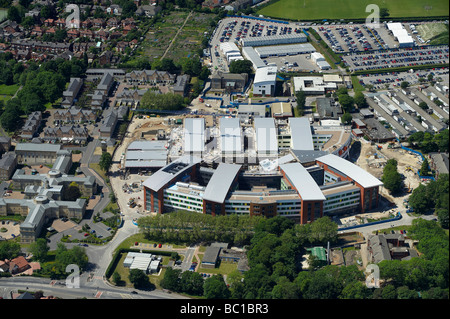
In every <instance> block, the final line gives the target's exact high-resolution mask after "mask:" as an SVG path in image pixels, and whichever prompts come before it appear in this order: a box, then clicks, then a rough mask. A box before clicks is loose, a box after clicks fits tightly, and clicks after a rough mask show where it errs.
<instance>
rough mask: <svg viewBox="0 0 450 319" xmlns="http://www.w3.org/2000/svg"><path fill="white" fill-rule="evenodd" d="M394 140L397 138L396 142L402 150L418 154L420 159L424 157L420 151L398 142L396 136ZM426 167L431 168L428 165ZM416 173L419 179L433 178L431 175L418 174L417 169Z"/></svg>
mask: <svg viewBox="0 0 450 319" xmlns="http://www.w3.org/2000/svg"><path fill="white" fill-rule="evenodd" d="M396 140H397V142H398V143H399V144H400V147H401V149H402V150H405V151H408V152H411V153H414V154H416V155H419V156H420V157H421V158H422V161H424V160H425V157H424V156H423V154H422V153H421V152H419V151H416V150H413V149H410V148H408V147H406V146H403V145H402V144H401V143H400V140H399V139H398V138H396ZM428 169H429V170H431V168H430V166H429V165H428ZM417 175H419V178H420V179H430V180H432V181H434V180H435V178H434V177H433V176H422V175H420V174H419V170H418V171H417Z"/></svg>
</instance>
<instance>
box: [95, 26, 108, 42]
mask: <svg viewBox="0 0 450 319" xmlns="http://www.w3.org/2000/svg"><path fill="white" fill-rule="evenodd" d="M95 37H96V38H97V39H101V40H103V41H106V40H108V38H109V32H108V31H105V30H103V29H102V30H98V31H96V32H95Z"/></svg>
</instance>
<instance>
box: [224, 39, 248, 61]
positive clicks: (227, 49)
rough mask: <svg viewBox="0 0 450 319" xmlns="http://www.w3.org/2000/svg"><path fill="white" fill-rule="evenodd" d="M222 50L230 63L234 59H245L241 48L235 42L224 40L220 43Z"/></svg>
mask: <svg viewBox="0 0 450 319" xmlns="http://www.w3.org/2000/svg"><path fill="white" fill-rule="evenodd" d="M220 50H221V51H222V53H223V55H224V56H225V57H226V59H227V61H228V63H231V62H232V61H234V60H243V59H244V58H243V57H242V55H241V51H239V48H238V47H237V45H236V44H235V43H234V42H222V43H221V44H220Z"/></svg>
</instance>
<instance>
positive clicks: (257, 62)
mask: <svg viewBox="0 0 450 319" xmlns="http://www.w3.org/2000/svg"><path fill="white" fill-rule="evenodd" d="M242 55H243V56H244V58H246V59H247V60H249V61H251V62H252V64H253V69H254V70H257V69H259V68H264V67H265V66H266V63H265V62H264V61H263V60H262V59H261V57H260V56H259V54H258V53H257V52H256V51H255V49H254V48H252V47H243V48H242Z"/></svg>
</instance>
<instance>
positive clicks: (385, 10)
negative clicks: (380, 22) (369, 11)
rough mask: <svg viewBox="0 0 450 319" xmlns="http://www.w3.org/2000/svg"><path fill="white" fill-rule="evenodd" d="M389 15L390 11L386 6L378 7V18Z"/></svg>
mask: <svg viewBox="0 0 450 319" xmlns="http://www.w3.org/2000/svg"><path fill="white" fill-rule="evenodd" d="M389 15H390V13H389V9H388V8H380V18H387V17H389Z"/></svg>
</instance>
